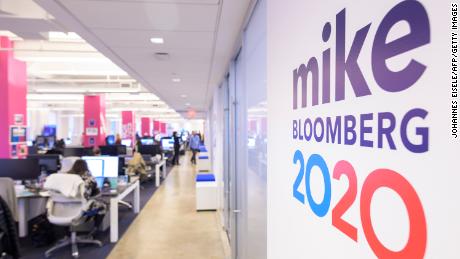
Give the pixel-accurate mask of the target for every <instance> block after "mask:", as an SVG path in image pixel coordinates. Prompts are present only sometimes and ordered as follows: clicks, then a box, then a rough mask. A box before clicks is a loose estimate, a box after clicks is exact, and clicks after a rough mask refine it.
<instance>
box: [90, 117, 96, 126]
mask: <svg viewBox="0 0 460 259" xmlns="http://www.w3.org/2000/svg"><path fill="white" fill-rule="evenodd" d="M88 125H89V126H90V127H94V126H96V120H95V119H90V120H89V122H88Z"/></svg>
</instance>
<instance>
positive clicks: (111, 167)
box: [102, 156, 119, 177]
mask: <svg viewBox="0 0 460 259" xmlns="http://www.w3.org/2000/svg"><path fill="white" fill-rule="evenodd" d="M102 158H104V177H118V165H119V163H118V162H119V159H118V157H117V156H107V157H102Z"/></svg>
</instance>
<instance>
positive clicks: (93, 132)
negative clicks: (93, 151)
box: [86, 127, 99, 136]
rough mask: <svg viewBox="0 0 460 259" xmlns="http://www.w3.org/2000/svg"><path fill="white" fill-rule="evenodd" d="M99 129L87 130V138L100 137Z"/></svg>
mask: <svg viewBox="0 0 460 259" xmlns="http://www.w3.org/2000/svg"><path fill="white" fill-rule="evenodd" d="M98 132H99V131H98V129H97V128H94V127H91V128H86V136H97V135H98Z"/></svg>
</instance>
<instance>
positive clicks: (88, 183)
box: [67, 159, 101, 199]
mask: <svg viewBox="0 0 460 259" xmlns="http://www.w3.org/2000/svg"><path fill="white" fill-rule="evenodd" d="M67 173H68V174H76V175H79V176H80V177H81V179H82V180H83V181H84V182H85V198H86V199H89V198H90V197H93V196H95V195H98V194H99V193H100V192H101V191H100V190H99V188H98V187H97V182H96V179H95V178H94V177H93V176H92V175H91V173H90V172H89V169H88V164H86V161H85V160H82V159H79V160H77V161H75V163H74V164H73V166H72V169H70V171H69V172H67Z"/></svg>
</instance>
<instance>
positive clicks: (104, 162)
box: [82, 156, 119, 177]
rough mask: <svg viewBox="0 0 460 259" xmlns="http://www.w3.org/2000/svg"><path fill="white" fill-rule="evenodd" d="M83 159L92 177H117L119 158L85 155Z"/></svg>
mask: <svg viewBox="0 0 460 259" xmlns="http://www.w3.org/2000/svg"><path fill="white" fill-rule="evenodd" d="M82 159H83V160H85V161H86V163H87V164H88V169H89V171H90V172H91V174H92V175H93V176H94V177H118V173H119V172H118V167H119V159H118V157H116V156H85V157H82Z"/></svg>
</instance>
